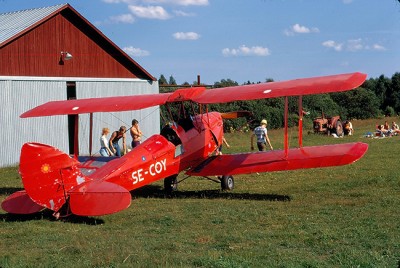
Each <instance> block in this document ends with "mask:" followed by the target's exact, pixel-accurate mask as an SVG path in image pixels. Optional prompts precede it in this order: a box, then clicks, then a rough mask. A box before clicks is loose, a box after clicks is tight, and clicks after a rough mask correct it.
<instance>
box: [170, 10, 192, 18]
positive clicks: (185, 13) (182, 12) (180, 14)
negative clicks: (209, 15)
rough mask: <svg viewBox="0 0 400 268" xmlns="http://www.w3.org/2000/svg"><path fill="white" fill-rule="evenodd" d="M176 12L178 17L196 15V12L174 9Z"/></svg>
mask: <svg viewBox="0 0 400 268" xmlns="http://www.w3.org/2000/svg"><path fill="white" fill-rule="evenodd" d="M174 14H175V15H176V16H178V17H194V16H195V14H194V13H187V12H184V11H182V10H174Z"/></svg>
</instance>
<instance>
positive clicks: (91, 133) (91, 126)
mask: <svg viewBox="0 0 400 268" xmlns="http://www.w3.org/2000/svg"><path fill="white" fill-rule="evenodd" d="M89 121H90V123H89V124H90V129H89V155H90V156H92V149H93V113H90V117H89Z"/></svg>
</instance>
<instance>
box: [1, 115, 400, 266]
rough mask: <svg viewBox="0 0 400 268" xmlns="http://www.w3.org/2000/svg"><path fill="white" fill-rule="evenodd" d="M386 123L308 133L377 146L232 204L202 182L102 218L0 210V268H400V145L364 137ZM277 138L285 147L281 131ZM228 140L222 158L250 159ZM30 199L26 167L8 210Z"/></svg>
mask: <svg viewBox="0 0 400 268" xmlns="http://www.w3.org/2000/svg"><path fill="white" fill-rule="evenodd" d="M397 119H398V118H396V120H397ZM382 120H383V119H382ZM382 120H366V121H354V122H353V126H354V127H355V129H356V133H355V135H354V136H352V137H345V138H343V139H334V138H332V137H328V136H322V135H315V134H307V130H305V134H304V145H305V146H307V145H316V144H330V143H339V142H352V141H363V142H366V143H368V144H369V150H368V152H367V154H366V155H365V156H364V157H363V158H362V159H361V160H360V161H358V162H356V163H355V164H352V165H348V166H343V167H334V168H324V169H308V170H298V171H290V172H274V173H264V174H260V175H257V174H251V175H242V176H236V177H235V190H234V191H232V192H229V193H228V192H221V191H220V190H219V189H220V185H219V184H216V183H212V182H210V181H207V180H204V179H200V178H195V177H194V178H189V179H187V180H185V181H184V182H183V183H181V184H180V185H179V191H178V192H177V193H175V194H174V195H173V197H166V196H164V194H163V191H162V182H157V183H155V184H152V185H149V186H148V187H145V188H142V189H139V190H137V191H134V192H132V198H133V200H132V204H131V206H130V207H129V208H128V209H126V210H124V211H122V212H120V213H117V214H113V215H107V216H102V217H96V218H85V217H70V218H66V219H62V220H55V219H54V218H53V217H52V215H51V213H49V212H46V211H45V212H42V213H38V214H35V215H31V216H12V215H8V214H6V213H5V212H4V211H2V210H0V219H1V220H0V267H3V268H6V267H35V268H36V267H398V266H399V265H400V213H399V209H400V179H399V177H400V175H399V158H398V157H399V152H400V136H396V137H392V138H385V139H372V138H365V137H363V134H364V133H365V132H367V131H373V130H374V128H375V124H376V123H378V122H379V123H383V122H380V121H382ZM391 120H392V118H390V119H388V121H391ZM269 134H270V138H271V141H272V143H273V146H274V148H275V149H278V148H282V147H283V145H282V144H283V131H282V130H272V131H269ZM290 137H291V146H296V143H297V141H296V139H297V131H296V130H295V129H293V130H290ZM226 138H227V140H228V142H229V143H230V144H231V148H230V149H226V148H225V149H224V152H225V153H230V152H231V153H232V152H240V151H248V150H249V148H250V134H249V133H233V134H231V133H228V134H226ZM181 178H183V176H181ZM21 188H22V184H21V181H20V178H19V175H18V171H17V168H5V169H0V201H2V200H4V198H6V196H7V195H8V194H10V193H12V192H14V191H16V190H19V189H21Z"/></svg>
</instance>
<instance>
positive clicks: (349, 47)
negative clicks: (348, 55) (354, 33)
mask: <svg viewBox="0 0 400 268" xmlns="http://www.w3.org/2000/svg"><path fill="white" fill-rule="evenodd" d="M322 45H323V46H324V47H327V48H332V49H334V50H336V51H343V50H345V51H350V52H357V51H360V50H376V51H384V50H386V48H385V47H384V46H382V45H379V44H373V45H365V44H364V41H363V40H362V39H361V38H358V39H350V40H347V41H346V42H345V43H337V42H335V41H333V40H328V41H325V42H323V43H322Z"/></svg>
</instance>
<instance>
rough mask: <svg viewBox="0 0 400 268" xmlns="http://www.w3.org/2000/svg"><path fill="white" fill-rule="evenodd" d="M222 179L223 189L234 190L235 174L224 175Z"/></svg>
mask: <svg viewBox="0 0 400 268" xmlns="http://www.w3.org/2000/svg"><path fill="white" fill-rule="evenodd" d="M220 180H221V189H222V190H223V191H232V190H233V188H234V187H235V181H234V180H233V176H231V175H224V176H222V177H220Z"/></svg>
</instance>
